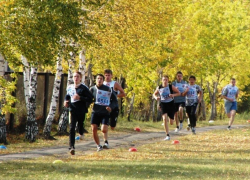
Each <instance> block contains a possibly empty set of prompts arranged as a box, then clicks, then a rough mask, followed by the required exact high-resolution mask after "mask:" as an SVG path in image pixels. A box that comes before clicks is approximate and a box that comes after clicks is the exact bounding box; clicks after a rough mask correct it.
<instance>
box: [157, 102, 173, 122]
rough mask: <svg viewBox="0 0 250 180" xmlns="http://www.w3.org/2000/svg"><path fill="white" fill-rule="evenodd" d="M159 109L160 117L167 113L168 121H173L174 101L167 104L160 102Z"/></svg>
mask: <svg viewBox="0 0 250 180" xmlns="http://www.w3.org/2000/svg"><path fill="white" fill-rule="evenodd" d="M160 107H161V112H162V115H163V114H166V113H167V114H168V117H169V118H170V119H174V114H175V111H174V101H171V102H168V103H164V102H161V104H160Z"/></svg>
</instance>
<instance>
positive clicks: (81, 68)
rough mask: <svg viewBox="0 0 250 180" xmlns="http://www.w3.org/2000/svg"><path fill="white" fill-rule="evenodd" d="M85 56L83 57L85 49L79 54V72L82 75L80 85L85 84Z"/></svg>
mask: <svg viewBox="0 0 250 180" xmlns="http://www.w3.org/2000/svg"><path fill="white" fill-rule="evenodd" d="M86 69H87V68H86V56H85V49H82V51H81V52H80V54H79V71H80V72H81V73H82V83H84V84H85V74H86Z"/></svg>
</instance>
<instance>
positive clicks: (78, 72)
mask: <svg viewBox="0 0 250 180" xmlns="http://www.w3.org/2000/svg"><path fill="white" fill-rule="evenodd" d="M74 73H76V74H79V75H80V77H81V78H82V73H81V72H80V71H74ZM74 73H73V74H74Z"/></svg>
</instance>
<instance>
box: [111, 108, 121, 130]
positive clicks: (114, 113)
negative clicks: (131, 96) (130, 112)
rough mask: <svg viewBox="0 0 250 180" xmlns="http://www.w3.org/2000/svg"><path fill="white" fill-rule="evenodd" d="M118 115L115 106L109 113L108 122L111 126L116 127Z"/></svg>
mask: <svg viewBox="0 0 250 180" xmlns="http://www.w3.org/2000/svg"><path fill="white" fill-rule="evenodd" d="M118 115H119V109H118V108H115V109H114V110H112V111H111V113H110V122H109V124H110V126H111V127H116V123H117V119H118Z"/></svg>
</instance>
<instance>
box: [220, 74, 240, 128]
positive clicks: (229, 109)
mask: <svg viewBox="0 0 250 180" xmlns="http://www.w3.org/2000/svg"><path fill="white" fill-rule="evenodd" d="M235 84H236V80H235V79H234V78H232V79H231V83H230V84H228V85H227V86H225V87H224V88H223V90H222V98H224V101H225V111H226V113H227V117H228V118H229V124H228V127H227V129H228V130H231V126H232V124H233V122H234V117H235V114H236V110H237V98H238V95H239V89H238V87H236V86H235Z"/></svg>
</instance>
